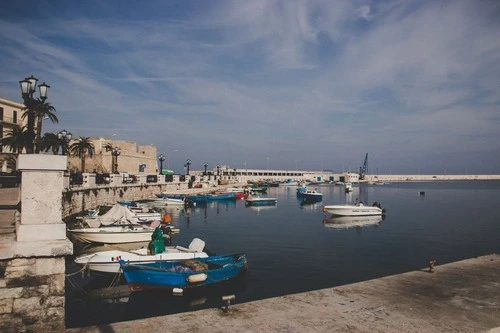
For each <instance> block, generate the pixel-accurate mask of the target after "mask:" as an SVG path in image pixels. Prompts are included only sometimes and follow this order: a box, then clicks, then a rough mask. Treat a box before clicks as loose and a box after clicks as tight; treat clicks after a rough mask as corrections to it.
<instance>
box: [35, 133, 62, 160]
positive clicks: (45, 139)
mask: <svg viewBox="0 0 500 333" xmlns="http://www.w3.org/2000/svg"><path fill="white" fill-rule="evenodd" d="M66 145H67V143H66V141H64V140H61V139H59V137H58V136H57V134H54V133H45V134H44V135H43V136H42V139H41V140H40V147H39V149H40V151H44V152H48V151H49V150H51V151H52V154H54V155H57V154H58V153H59V149H60V148H63V150H65V149H64V148H66V151H67V147H65V146H66Z"/></svg>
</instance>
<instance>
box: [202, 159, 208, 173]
mask: <svg viewBox="0 0 500 333" xmlns="http://www.w3.org/2000/svg"><path fill="white" fill-rule="evenodd" d="M203 166H204V167H205V176H206V175H207V167H208V163H207V162H205V164H203Z"/></svg>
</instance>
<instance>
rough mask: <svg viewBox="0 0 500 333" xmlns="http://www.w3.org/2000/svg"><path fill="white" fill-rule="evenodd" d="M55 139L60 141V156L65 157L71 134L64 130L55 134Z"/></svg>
mask: <svg viewBox="0 0 500 333" xmlns="http://www.w3.org/2000/svg"><path fill="white" fill-rule="evenodd" d="M57 138H58V139H59V140H61V141H62V145H61V146H62V155H66V153H67V152H68V143H69V142H70V140H71V138H72V134H71V133H70V132H68V131H66V130H65V129H63V130H62V131H61V132H59V133H57Z"/></svg>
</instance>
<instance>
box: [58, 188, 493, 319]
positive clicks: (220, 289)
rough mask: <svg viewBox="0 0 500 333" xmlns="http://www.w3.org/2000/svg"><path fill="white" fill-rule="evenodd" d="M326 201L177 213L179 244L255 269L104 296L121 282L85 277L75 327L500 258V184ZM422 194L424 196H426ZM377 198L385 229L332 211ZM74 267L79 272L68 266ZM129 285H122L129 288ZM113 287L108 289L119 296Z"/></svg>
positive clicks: (377, 191)
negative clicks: (432, 264)
mask: <svg viewBox="0 0 500 333" xmlns="http://www.w3.org/2000/svg"><path fill="white" fill-rule="evenodd" d="M317 190H318V191H319V192H321V193H323V202H321V203H317V204H313V205H307V206H301V205H300V203H299V201H298V200H297V196H296V189H295V187H290V188H287V187H278V188H269V190H268V196H270V197H277V198H278V205H277V206H276V207H262V208H250V207H245V204H244V201H238V202H214V203H211V204H209V205H207V206H206V207H196V208H192V209H189V210H188V211H184V210H177V209H176V210H171V211H170V210H169V212H170V214H171V215H172V219H173V224H174V225H175V226H177V227H179V228H180V229H181V232H180V233H179V234H176V235H174V238H173V242H174V243H175V244H180V245H184V246H187V245H188V244H189V242H190V241H191V239H192V238H193V237H199V238H201V239H203V240H204V241H205V242H206V247H207V249H208V250H210V251H211V252H215V253H218V254H223V253H236V252H245V253H246V254H247V257H248V261H249V270H248V271H247V273H246V274H245V275H244V276H243V277H241V278H239V279H237V280H235V281H231V282H229V283H225V284H221V285H217V286H213V287H208V288H205V289H198V290H191V291H186V292H185V294H184V296H182V297H178V296H171V295H170V293H168V292H148V293H133V294H131V295H129V296H128V295H125V296H124V297H121V298H117V299H116V298H115V299H96V298H95V297H92V296H91V291H92V290H95V289H96V288H98V287H108V286H109V285H110V284H111V283H112V282H113V281H112V279H111V278H103V277H99V276H95V275H92V274H91V276H84V277H81V276H80V275H79V274H78V275H74V276H72V277H71V278H69V279H67V282H66V287H67V292H66V293H67V296H66V321H67V327H80V326H88V325H92V324H98V323H109V322H116V321H124V320H131V319H138V318H147V317H151V316H158V315H164V314H172V313H178V312H185V311H193V310H199V309H203V308H214V307H220V306H222V302H221V300H220V297H221V296H222V295H227V294H235V295H236V300H235V302H234V303H242V302H246V301H252V300H258V299H263V298H269V297H274V296H281V295H285V294H290V293H298V292H304V291H309V290H315V289H321V288H327V287H335V286H339V285H343V284H348V283H353V282H358V281H364V280H368V279H372V278H377V277H382V276H387V275H392V274H398V273H403V272H408V271H411V270H416V269H421V268H424V267H426V266H427V261H428V259H436V260H437V263H438V265H439V264H444V263H448V262H453V261H457V260H462V259H466V258H472V257H476V256H481V255H485V254H490V253H495V252H496V253H500V241H499V239H500V219H499V218H498V212H497V209H498V208H497V207H499V204H498V203H499V201H500V199H499V198H500V182H494V181H475V182H422V183H391V184H386V185H383V186H375V185H365V186H359V187H358V186H355V187H354V188H353V192H352V193H349V194H345V193H344V192H343V188H342V187H340V186H320V187H317ZM418 191H425V196H419V195H418ZM356 198H359V199H360V200H362V201H363V202H365V203H369V204H371V203H373V201H378V202H380V203H381V204H382V207H383V208H386V209H387V215H386V217H385V218H384V219H383V220H382V221H380V223H378V224H376V225H371V226H363V227H358V228H355V227H353V228H340V229H338V228H334V227H333V226H334V224H332V222H333V221H332V220H331V218H328V217H327V216H325V214H324V213H323V212H322V207H323V205H328V204H339V203H346V202H347V203H354V201H355V200H356ZM67 265H68V271H69V272H71V271H76V270H77V269H78V268H77V267H75V266H74V264H72V262H71V260H68V264H67ZM122 284H123V282H122ZM114 289H116V287H113V288H111V289H109V290H114Z"/></svg>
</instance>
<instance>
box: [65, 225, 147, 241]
mask: <svg viewBox="0 0 500 333" xmlns="http://www.w3.org/2000/svg"><path fill="white" fill-rule="evenodd" d="M153 231H154V229H152V228H137V227H106V228H82V229H72V230H68V232H69V233H70V234H71V235H72V236H73V237H74V238H76V239H78V240H80V241H82V242H85V243H104V244H118V243H136V242H146V241H150V240H151V235H152V234H153Z"/></svg>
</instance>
